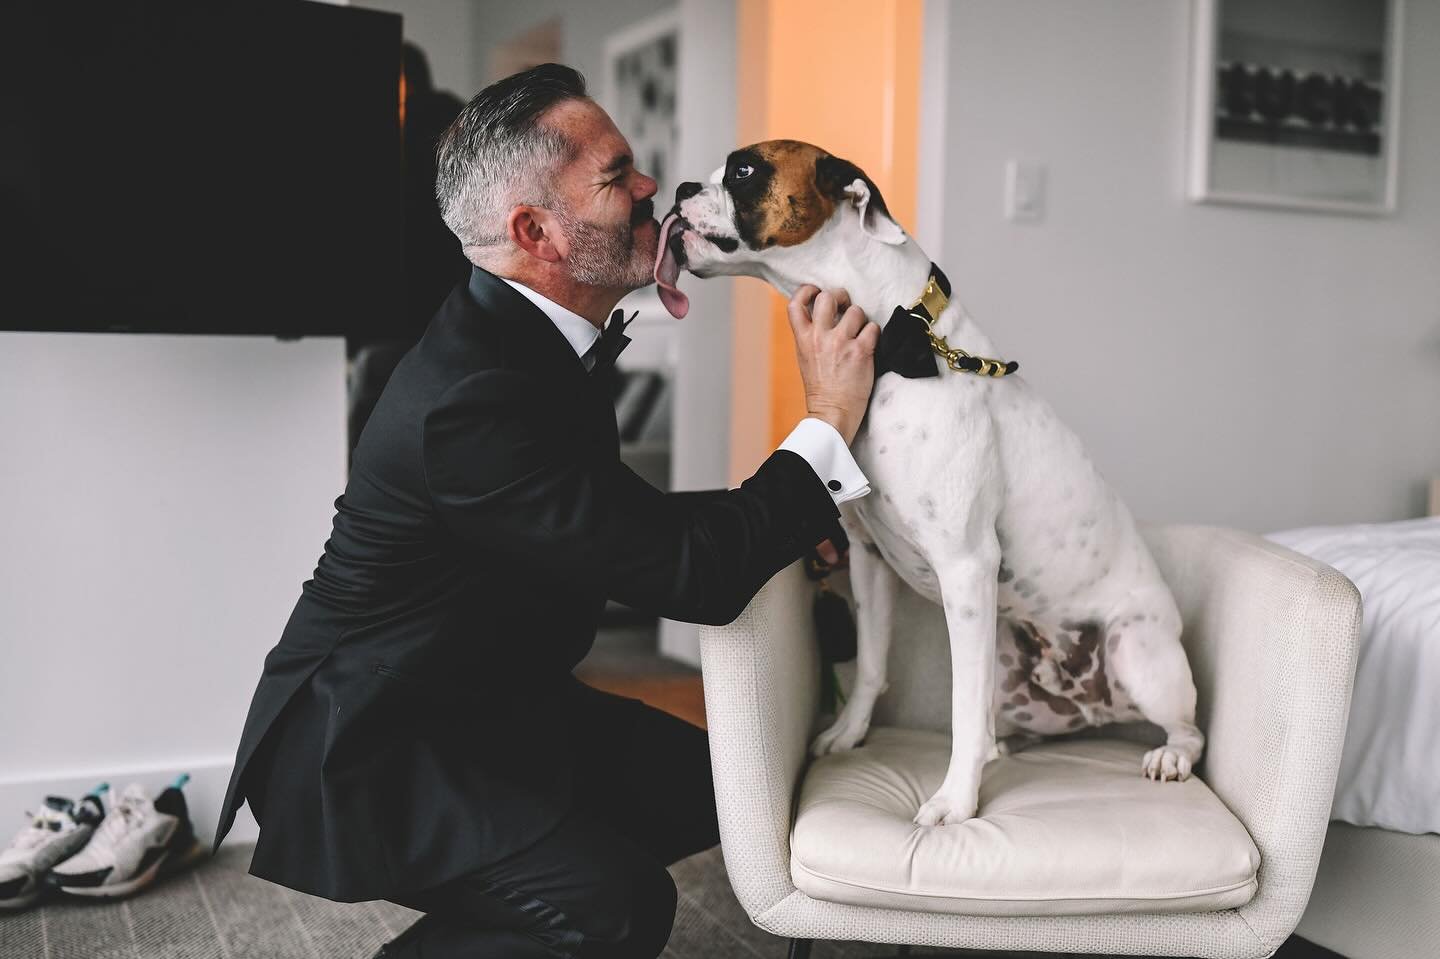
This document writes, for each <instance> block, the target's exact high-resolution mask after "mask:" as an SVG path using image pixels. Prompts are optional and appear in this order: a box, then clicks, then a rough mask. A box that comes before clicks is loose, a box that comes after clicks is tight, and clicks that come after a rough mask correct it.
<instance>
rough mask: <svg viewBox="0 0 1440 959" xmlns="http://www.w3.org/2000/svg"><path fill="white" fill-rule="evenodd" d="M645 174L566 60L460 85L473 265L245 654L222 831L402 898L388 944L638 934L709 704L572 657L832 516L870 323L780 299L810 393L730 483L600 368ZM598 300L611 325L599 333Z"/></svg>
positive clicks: (393, 386)
mask: <svg viewBox="0 0 1440 959" xmlns="http://www.w3.org/2000/svg"><path fill="white" fill-rule="evenodd" d="M654 193H655V182H654V181H653V180H651V179H650V178H649V177H646V176H645V175H644V174H642V173H641V172H640V171H638V170H636V169H635V166H634V163H633V161H632V158H631V155H630V149H629V146H628V144H627V143H626V142H625V139H624V137H623V136H621V135H620V133H619V131H617V130H616V129H615V126H614V124H613V123H612V122H611V121H610V118H609V117H608V116H607V115H606V114H605V112H604V111H603V110H601V109H600V108H599V107H598V106H596V105H595V103H594V102H593V101H591V100H590V99H588V98H587V97H586V96H585V86H584V81H583V79H582V78H581V77H580V76H579V74H577V73H576V72H575V71H573V70H571V69H569V68H567V67H562V66H558V65H555V64H546V65H544V66H540V67H536V68H534V69H531V70H528V71H525V72H523V73H519V74H516V75H514V76H512V77H508V78H506V79H504V80H501V81H499V82H498V83H496V84H494V85H492V86H490V87H488V88H486V89H485V90H483V91H481V92H480V93H479V94H478V95H477V96H476V97H475V98H474V99H473V100H472V101H471V102H470V103H469V104H468V105H467V106H466V108H465V110H464V111H463V112H462V113H461V115H460V116H459V117H458V118H457V119H456V120H455V122H454V123H453V124H452V125H451V127H450V128H449V129H448V130H447V131H446V133H445V135H444V137H443V138H442V140H441V145H440V150H439V163H438V175H437V182H436V194H437V197H438V199H439V201H440V206H441V210H442V212H443V213H444V215H445V220H446V223H447V225H448V226H449V227H450V228H451V230H453V231H454V232H455V234H456V235H457V237H458V238H459V240H460V244H461V247H462V249H463V250H464V251H465V254H466V256H467V257H468V258H469V259H470V261H471V262H472V263H473V264H475V268H474V270H473V272H472V274H471V276H470V278H469V280H468V282H466V283H462V284H460V285H459V286H457V287H456V289H455V290H454V291H453V292H452V293H451V294H450V297H449V298H448V299H447V300H446V301H445V303H444V304H443V305H442V306H441V307H440V310H439V312H438V313H437V314H436V315H435V317H434V319H433V320H432V321H431V323H430V325H429V327H428V328H427V329H426V331H425V334H424V336H423V337H422V338H421V340H420V342H419V343H418V344H417V345H416V346H415V347H414V348H413V349H412V350H411V351H410V352H409V353H407V354H406V355H405V357H404V358H403V359H402V360H401V361H400V363H399V365H398V366H397V367H396V370H395V373H394V375H393V376H392V378H391V380H390V383H389V385H388V386H387V387H386V389H385V391H384V393H383V394H382V395H381V397H380V400H379V402H378V403H377V405H376V407H375V410H374V412H373V414H372V415H371V418H370V421H369V423H368V425H367V426H366V427H365V429H364V431H363V433H362V434H361V437H360V441H359V444H358V446H357V448H356V450H355V454H354V460H353V465H352V468H351V474H350V479H349V482H348V484H347V485H346V487H345V491H344V494H343V495H342V496H341V497H340V498H339V499H338V500H336V502H335V508H336V514H335V520H334V528H333V531H332V533H331V536H330V539H329V541H328V542H327V543H326V544H325V552H324V555H323V556H322V557H321V558H320V561H319V563H318V565H317V567H316V569H315V574H314V577H313V578H312V579H310V580H308V581H307V582H306V583H305V584H304V587H303V589H302V592H301V597H300V599H299V601H298V602H297V603H296V605H295V609H294V612H293V613H292V614H291V617H290V620H289V622H288V624H287V625H286V627H285V631H284V634H283V635H282V637H281V639H280V642H279V643H278V644H277V645H276V646H275V647H274V648H273V649H272V650H271V651H270V653H269V654H268V655H267V656H266V659H265V664H264V669H263V672H262V674H261V677H260V681H259V686H258V688H257V689H256V691H255V696H254V699H253V701H252V703H251V706H250V712H249V715H248V717H247V719H246V723H245V728H244V732H243V734H242V736H241V741H240V746H239V749H238V752H237V756H236V763H235V770H234V773H233V775H232V777H231V782H230V788H229V790H228V792H227V795H226V798H225V803H224V806H223V809H222V812H221V819H220V823H219V826H218V828H217V830H216V838H215V845H216V847H217V848H218V846H219V843H220V842H221V840H222V839H223V838H224V835H225V832H226V831H227V830H228V829H229V826H230V824H231V822H232V821H233V819H234V815H235V810H236V808H237V807H238V805H239V804H240V802H242V801H244V800H246V799H248V800H249V802H250V805H251V808H252V809H253V811H254V813H255V817H256V819H257V820H258V821H259V822H260V827H261V828H260V838H259V841H258V843H257V845H256V848H255V853H254V857H253V859H252V862H251V865H250V872H251V873H252V874H254V875H256V876H259V877H261V878H264V879H268V880H271V881H273V882H277V883H281V884H284V885H286V886H289V887H291V888H294V889H298V890H301V891H304V892H307V893H310V894H313V895H317V896H323V897H326V898H329V899H335V900H340V901H347V902H352V901H359V900H369V899H389V900H392V901H394V902H398V903H401V904H404V905H407V906H410V907H412V908H415V909H418V910H421V911H423V912H424V913H425V915H424V916H423V917H422V918H420V919H419V920H418V921H417V922H416V923H415V924H414V925H413V926H411V927H410V928H409V929H407V930H405V931H404V932H403V933H402V934H401V935H400V936H399V937H398V938H397V939H395V940H394V941H392V942H391V943H389V944H387V945H386V946H385V947H384V948H383V949H382V950H381V952H380V955H382V956H385V957H390V959H394V957H415V959H419V957H424V959H445V957H459V956H504V957H514V959H524V957H531V956H535V957H539V956H583V957H591V956H597V957H598V956H606V957H653V956H656V955H659V953H660V951H661V950H662V949H663V948H664V946H665V943H666V940H667V939H668V937H669V933H670V926H671V923H672V921H673V918H674V910H675V888H674V885H673V883H672V882H671V880H670V877H669V874H668V873H667V871H666V868H665V867H666V865H668V864H670V863H673V862H675V861H677V860H679V859H681V858H683V857H685V856H688V855H690V854H692V853H695V852H698V851H700V850H702V849H705V848H708V847H710V846H712V845H714V844H715V843H716V842H717V841H718V829H717V826H716V819H715V806H714V795H713V790H712V783H711V778H710V760H709V751H708V748H707V743H706V738H705V734H704V732H703V731H701V730H699V729H696V728H695V727H693V726H690V725H689V724H687V723H684V722H682V721H680V720H678V719H675V718H673V717H671V716H668V715H666V714H664V713H662V712H660V711H658V710H655V709H651V708H649V707H647V706H645V705H643V704H641V703H640V702H638V701H636V700H633V699H627V698H624V697H619V696H613V695H609V694H605V693H601V692H599V691H596V690H594V689H592V688H590V687H588V686H585V685H584V684H582V683H580V682H579V681H578V680H576V679H575V678H574V676H573V675H572V673H571V670H572V669H573V667H574V666H575V665H576V663H578V662H579V661H580V660H581V658H582V657H584V655H585V653H586V652H587V651H588V650H589V648H590V646H591V644H592V643H593V641H594V636H595V628H596V623H597V621H598V619H599V616H600V612H601V610H602V608H603V607H604V604H605V601H606V600H607V599H608V598H613V599H616V600H618V601H620V602H622V603H625V604H627V605H630V606H633V607H636V608H639V609H644V610H647V611H652V612H654V613H656V614H659V615H661V616H666V617H670V618H672V619H680V620H689V621H695V622H705V623H725V622H729V621H730V620H732V619H733V618H734V617H735V616H737V615H738V614H739V613H740V611H741V610H742V609H743V608H744V607H745V605H746V604H747V603H748V602H749V600H750V599H751V597H752V596H754V594H755V593H756V591H757V590H758V589H759V588H760V587H761V586H762V585H763V584H764V583H765V582H766V580H768V579H769V578H770V577H771V576H772V575H773V574H774V573H775V572H776V571H778V570H779V569H781V568H783V567H784V566H786V565H788V564H789V563H791V562H793V561H794V560H796V559H798V558H799V557H801V556H802V555H804V554H805V553H807V552H808V551H809V550H811V549H812V548H816V547H817V544H821V543H823V542H825V541H826V540H827V538H828V537H830V536H832V535H835V531H836V530H837V529H838V526H837V524H836V518H837V517H838V515H839V511H838V509H837V508H836V504H837V502H843V501H844V500H845V499H848V498H850V497H853V496H859V495H864V494H865V493H866V492H868V490H869V487H868V485H867V483H866V481H865V477H864V475H863V474H862V473H861V472H860V470H859V469H858V467H857V466H856V465H855V462H854V460H853V459H851V458H850V454H849V450H848V444H849V442H850V441H851V440H852V439H853V437H854V434H855V431H856V429H857V428H858V426H859V423H860V419H861V417H862V416H863V414H864V411H865V407H866V404H867V402H868V400H869V394H870V388H871V385H872V380H873V365H872V364H873V352H874V348H875V342H876V339H877V335H876V334H877V328H876V327H875V326H874V324H867V323H866V322H865V318H864V316H863V315H861V314H860V312H859V311H858V310H857V309H854V308H853V307H852V308H848V309H847V306H848V304H847V302H846V297H845V296H844V294H843V292H837V293H834V294H832V293H820V292H819V291H816V290H815V289H814V288H813V287H807V288H805V289H802V290H801V291H800V292H798V293H797V294H796V296H795V298H794V299H793V300H792V303H791V309H790V318H791V325H792V328H793V331H794V334H795V341H796V351H797V356H798V360H799V364H800V371H801V374H802V377H803V379H804V381H805V389H806V398H807V403H808V406H809V411H810V414H811V415H810V416H808V417H806V418H805V419H803V420H802V421H801V422H800V424H799V425H798V426H797V427H796V430H795V432H793V433H792V434H791V435H790V436H789V437H788V438H787V439H786V441H785V442H784V443H782V444H781V447H780V448H779V449H778V450H776V451H775V452H774V453H773V454H772V455H771V456H770V457H769V458H768V459H767V460H766V461H765V462H764V463H763V464H762V465H761V466H760V468H759V469H758V470H757V471H756V472H755V475H754V476H752V477H750V478H749V479H748V480H746V481H745V482H744V483H742V484H741V486H740V488H739V489H734V490H712V491H705V492H698V493H670V494H663V493H661V492H659V491H657V490H656V489H654V488H653V487H651V486H649V485H648V484H646V483H645V482H644V481H642V480H641V479H639V478H638V477H637V476H636V475H635V474H634V473H632V472H631V471H630V470H629V469H628V468H627V467H625V466H624V465H623V464H622V463H621V462H620V458H619V445H618V440H617V436H616V426H615V417H614V410H613V408H612V407H611V405H610V403H609V400H608V398H607V397H606V395H605V394H604V392H603V391H602V390H601V389H599V387H598V385H597V383H596V379H595V375H596V371H597V369H603V368H605V367H606V366H608V364H610V363H611V362H613V360H614V356H615V354H616V353H617V352H618V351H619V349H620V348H622V347H623V346H624V344H625V342H626V341H627V340H628V338H626V337H624V336H623V334H620V332H619V326H618V318H617V317H612V318H611V320H610V325H609V326H608V327H607V326H605V318H606V316H607V314H609V313H610V311H611V310H612V309H613V308H614V306H615V304H616V302H617V301H618V300H619V299H620V298H621V297H622V296H623V295H624V294H625V293H627V292H629V291H630V290H633V289H636V288H638V287H641V286H644V285H646V284H648V283H649V282H651V276H652V269H653V267H652V265H653V264H654V262H655V259H656V244H657V236H658V224H657V223H656V221H655V219H654V217H653V215H652V211H653V203H652V200H651V198H652V196H653V195H654ZM602 329H603V332H602Z"/></svg>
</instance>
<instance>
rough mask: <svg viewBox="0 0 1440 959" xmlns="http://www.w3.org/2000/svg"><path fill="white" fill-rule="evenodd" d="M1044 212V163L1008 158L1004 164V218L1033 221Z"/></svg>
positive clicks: (1016, 220)
mask: <svg viewBox="0 0 1440 959" xmlns="http://www.w3.org/2000/svg"><path fill="white" fill-rule="evenodd" d="M1044 212H1045V164H1043V163H1029V162H1024V161H1021V160H1010V161H1008V162H1007V163H1006V164H1005V219H1007V220H1012V221H1015V222H1034V221H1036V220H1039V219H1040V218H1041V216H1042V215H1043V214H1044Z"/></svg>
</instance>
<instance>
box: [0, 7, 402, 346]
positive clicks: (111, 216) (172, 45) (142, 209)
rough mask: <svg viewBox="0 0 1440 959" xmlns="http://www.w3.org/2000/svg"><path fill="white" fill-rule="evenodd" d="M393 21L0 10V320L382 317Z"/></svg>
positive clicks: (354, 14) (391, 181)
mask: <svg viewBox="0 0 1440 959" xmlns="http://www.w3.org/2000/svg"><path fill="white" fill-rule="evenodd" d="M400 27H401V21H400V17H398V16H396V15H394V14H389V13H382V12H379V11H372V10H364V9H359V8H355V7H345V6H332V5H329V4H325V3H312V2H303V0H219V2H217V0H124V2H99V0H97V2H84V0H81V2H78V3H77V2H67V0H7V2H5V3H0V36H4V37H6V39H7V43H6V44H5V47H6V51H7V52H6V57H5V61H6V62H4V63H0V71H3V75H4V76H5V79H4V82H3V86H0V329H4V330H37V331H38V330H43V331H70V332H149V333H196V334H242V333H243V334H263V335H274V336H280V337H286V338H288V337H300V336H308V335H350V336H356V337H361V338H367V337H371V336H383V335H385V333H386V332H387V331H388V330H390V329H391V328H393V327H398V326H401V325H403V318H402V317H401V315H400V311H401V308H402V307H401V303H402V299H403V297H402V270H403V265H402V247H401V244H402V221H401V218H402V184H401V129H400V123H401V117H400V70H401V66H400V64H401V37H400Z"/></svg>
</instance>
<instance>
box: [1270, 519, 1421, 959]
mask: <svg viewBox="0 0 1440 959" xmlns="http://www.w3.org/2000/svg"><path fill="white" fill-rule="evenodd" d="M1431 512H1432V513H1434V512H1440V504H1432V507H1431ZM1269 538H1270V539H1272V540H1274V541H1276V542H1278V543H1281V544H1282V545H1285V546H1288V547H1289V548H1291V549H1293V550H1295V551H1297V552H1300V553H1304V554H1306V555H1308V556H1312V557H1314V558H1316V559H1318V560H1320V561H1322V562H1324V563H1327V564H1329V565H1331V566H1333V567H1335V568H1336V569H1338V570H1339V571H1340V572H1342V573H1344V574H1345V575H1346V576H1348V577H1350V579H1351V580H1352V581H1353V582H1354V583H1355V585H1356V586H1357V587H1358V588H1359V590H1360V594H1361V597H1362V598H1363V600H1364V622H1363V624H1362V627H1361V640H1360V642H1361V647H1360V658H1359V663H1358V665H1357V667H1356V674H1355V694H1354V697H1353V700H1352V703H1351V707H1350V723H1349V727H1348V730H1347V733H1346V740H1345V750H1344V754H1343V758H1342V759H1341V764H1340V774H1339V778H1338V780H1337V783H1336V789H1335V802H1334V806H1333V808H1332V812H1331V817H1332V819H1333V820H1334V821H1333V822H1332V823H1331V825H1330V830H1329V832H1328V834H1327V837H1326V842H1325V851H1324V854H1323V855H1322V857H1321V860H1320V868H1319V872H1318V874H1317V876H1316V879H1315V888H1314V891H1313V893H1312V894H1311V897H1310V903H1309V906H1308V907H1307V909H1306V912H1305V915H1304V918H1302V919H1301V921H1300V926H1299V928H1298V929H1297V930H1296V932H1297V933H1298V934H1299V935H1301V936H1303V937H1304V938H1306V939H1308V940H1310V941H1311V942H1314V943H1317V944H1319V945H1321V946H1324V947H1325V948H1327V949H1331V950H1333V951H1335V952H1338V953H1340V954H1341V955H1343V956H1347V957H1349V959H1417V957H1428V956H1440V516H1435V517H1432V518H1430V519H1424V520H1410V521H1405V522H1398V523H1377V524H1369V525H1357V526H1338V527H1316V528H1310V529H1300V530H1287V531H1285V532H1282V533H1272V534H1270V536H1269Z"/></svg>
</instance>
